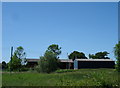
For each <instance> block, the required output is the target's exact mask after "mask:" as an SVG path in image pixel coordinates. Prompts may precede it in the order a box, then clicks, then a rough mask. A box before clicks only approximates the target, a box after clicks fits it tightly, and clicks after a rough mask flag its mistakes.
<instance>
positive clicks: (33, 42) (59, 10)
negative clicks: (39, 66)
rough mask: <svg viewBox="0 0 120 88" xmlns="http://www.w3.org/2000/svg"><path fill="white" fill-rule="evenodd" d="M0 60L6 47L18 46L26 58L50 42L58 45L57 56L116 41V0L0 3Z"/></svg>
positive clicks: (103, 48)
mask: <svg viewBox="0 0 120 88" xmlns="http://www.w3.org/2000/svg"><path fill="white" fill-rule="evenodd" d="M2 5H3V6H2V10H3V11H2V15H3V18H2V26H3V28H2V29H3V30H2V43H3V46H2V53H3V55H2V57H3V58H2V59H3V60H5V61H7V62H8V61H9V58H10V47H11V46H13V47H14V50H15V49H16V48H17V47H18V46H22V47H23V48H24V49H25V52H26V53H27V58H39V57H40V56H41V55H43V54H44V52H45V50H46V49H47V47H48V46H49V45H51V44H58V45H59V46H60V47H62V49H61V50H62V54H61V55H60V58H62V59H65V58H67V53H68V54H70V53H71V52H73V51H75V50H76V51H80V52H84V53H85V54H86V56H87V57H88V54H89V53H90V54H95V53H96V52H99V51H108V52H109V53H110V54H109V57H110V58H112V59H113V60H115V58H114V54H113V47H114V46H115V44H116V43H117V42H118V6H117V5H118V3H117V2H111V3H110V2H103V3H102V2H96V3H95V2H76V3H74V2H46V3H44V2H37V3H34V2H31V3H30V2H26V3H25V2H24V3H23V2H18V3H15V2H14V3H5V2H4V3H3V4H2Z"/></svg>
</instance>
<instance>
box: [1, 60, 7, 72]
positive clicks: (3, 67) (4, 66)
mask: <svg viewBox="0 0 120 88" xmlns="http://www.w3.org/2000/svg"><path fill="white" fill-rule="evenodd" d="M5 69H7V63H6V62H5V61H2V70H5Z"/></svg>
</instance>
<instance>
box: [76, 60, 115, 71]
mask: <svg viewBox="0 0 120 88" xmlns="http://www.w3.org/2000/svg"><path fill="white" fill-rule="evenodd" d="M114 66H115V63H114V61H78V69H80V68H114Z"/></svg>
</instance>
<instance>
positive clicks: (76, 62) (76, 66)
mask: <svg viewBox="0 0 120 88" xmlns="http://www.w3.org/2000/svg"><path fill="white" fill-rule="evenodd" d="M74 69H78V61H77V60H74Z"/></svg>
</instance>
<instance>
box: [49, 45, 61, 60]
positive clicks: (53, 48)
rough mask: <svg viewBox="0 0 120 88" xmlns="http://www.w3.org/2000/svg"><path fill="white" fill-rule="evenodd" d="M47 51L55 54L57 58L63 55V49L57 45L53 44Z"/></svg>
mask: <svg viewBox="0 0 120 88" xmlns="http://www.w3.org/2000/svg"><path fill="white" fill-rule="evenodd" d="M47 51H50V52H53V53H54V54H55V55H56V57H57V56H58V55H60V54H61V47H59V46H58V45H57V44H52V45H50V46H49V47H48V49H47ZM57 58H59V57H57Z"/></svg>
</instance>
